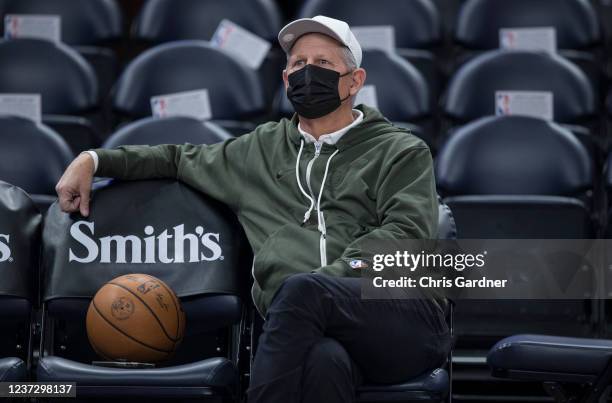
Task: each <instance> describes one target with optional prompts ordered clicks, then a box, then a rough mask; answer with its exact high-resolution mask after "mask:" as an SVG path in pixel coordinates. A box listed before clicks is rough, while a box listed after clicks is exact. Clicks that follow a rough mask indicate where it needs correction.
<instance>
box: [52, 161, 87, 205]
mask: <svg viewBox="0 0 612 403" xmlns="http://www.w3.org/2000/svg"><path fill="white" fill-rule="evenodd" d="M93 175H94V161H93V158H92V156H91V155H89V153H82V154H81V155H79V156H78V157H76V158H75V159H74V161H72V163H71V164H70V165H68V168H66V171H65V172H64V174H63V175H62V177H61V178H60V180H59V182H58V183H57V185H56V186H55V191H56V192H57V196H58V198H59V204H60V208H61V209H62V211H64V212H66V213H74V212H75V211H79V210H80V211H81V215H82V216H83V217H87V216H88V215H89V195H90V194H91V183H92V182H93Z"/></svg>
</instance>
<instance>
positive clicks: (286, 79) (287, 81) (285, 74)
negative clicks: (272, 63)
mask: <svg viewBox="0 0 612 403" xmlns="http://www.w3.org/2000/svg"><path fill="white" fill-rule="evenodd" d="M288 76H289V75H288V74H287V69H284V70H283V82H284V83H285V89H287V88H288V87H289V79H288V78H287V77H288Z"/></svg>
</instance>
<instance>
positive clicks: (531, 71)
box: [442, 50, 598, 123]
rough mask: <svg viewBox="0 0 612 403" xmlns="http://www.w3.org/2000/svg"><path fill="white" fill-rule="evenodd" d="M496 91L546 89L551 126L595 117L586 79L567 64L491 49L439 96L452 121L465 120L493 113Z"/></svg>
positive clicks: (561, 60) (470, 63) (539, 55)
mask: <svg viewBox="0 0 612 403" xmlns="http://www.w3.org/2000/svg"><path fill="white" fill-rule="evenodd" d="M497 91H545V92H551V93H552V95H553V108H554V111H553V116H554V120H555V121H556V122H562V123H572V122H576V121H579V120H581V119H588V118H591V117H592V116H594V115H595V114H596V113H597V111H598V107H597V102H596V100H597V93H596V89H594V88H593V87H592V85H591V83H590V82H589V79H588V78H587V77H586V75H585V74H584V73H583V72H582V71H581V70H580V69H579V68H578V67H576V66H575V65H574V64H572V63H571V62H569V61H568V60H566V59H564V58H562V57H560V56H557V55H551V54H547V53H538V52H527V51H504V50H499V51H491V52H486V53H484V54H482V55H480V56H478V57H475V58H474V59H472V60H470V61H468V62H467V63H465V64H464V65H463V66H461V68H459V70H458V71H457V72H456V73H455V74H454V75H453V77H452V78H451V80H450V83H449V85H448V88H447V91H446V94H445V95H444V98H443V101H442V102H443V110H444V112H445V114H446V115H447V116H448V117H450V118H451V119H454V120H457V121H462V122H467V121H470V120H474V119H478V118H480V117H483V116H487V115H495V114H496V102H495V100H496V98H495V97H496V95H495V93H496V92H497Z"/></svg>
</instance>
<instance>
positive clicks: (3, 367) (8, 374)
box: [0, 357, 28, 382]
mask: <svg viewBox="0 0 612 403" xmlns="http://www.w3.org/2000/svg"><path fill="white" fill-rule="evenodd" d="M27 375H28V370H27V367H26V364H25V363H24V362H23V360H21V359H19V358H15V357H8V358H0V382H24V381H26V380H27Z"/></svg>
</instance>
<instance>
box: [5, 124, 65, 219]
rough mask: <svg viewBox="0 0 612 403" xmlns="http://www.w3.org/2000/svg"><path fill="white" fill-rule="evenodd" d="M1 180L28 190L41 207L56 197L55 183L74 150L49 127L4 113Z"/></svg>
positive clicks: (43, 207) (44, 207) (44, 206)
mask: <svg viewBox="0 0 612 403" xmlns="http://www.w3.org/2000/svg"><path fill="white" fill-rule="evenodd" d="M0 132H1V133H2V135H1V136H0V180H3V181H6V182H9V183H12V184H14V185H16V186H19V187H20V188H22V189H24V190H25V191H26V192H28V193H29V194H30V195H31V197H32V198H33V199H34V201H35V202H36V204H37V205H38V206H39V207H40V208H41V209H43V210H44V209H46V207H48V206H49V205H50V204H51V203H52V202H53V201H54V200H55V198H56V196H55V185H56V184H57V181H58V180H59V178H60V177H61V175H62V173H63V172H64V169H66V167H67V166H68V164H69V163H70V161H72V158H73V154H72V152H71V151H70V148H69V147H68V145H67V144H66V143H65V142H64V140H63V139H62V138H61V137H60V136H59V135H58V134H57V133H55V132H54V131H53V130H52V129H50V128H49V127H47V126H45V125H43V124H36V123H34V122H32V121H30V120H28V119H24V118H20V117H15V116H7V115H0Z"/></svg>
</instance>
